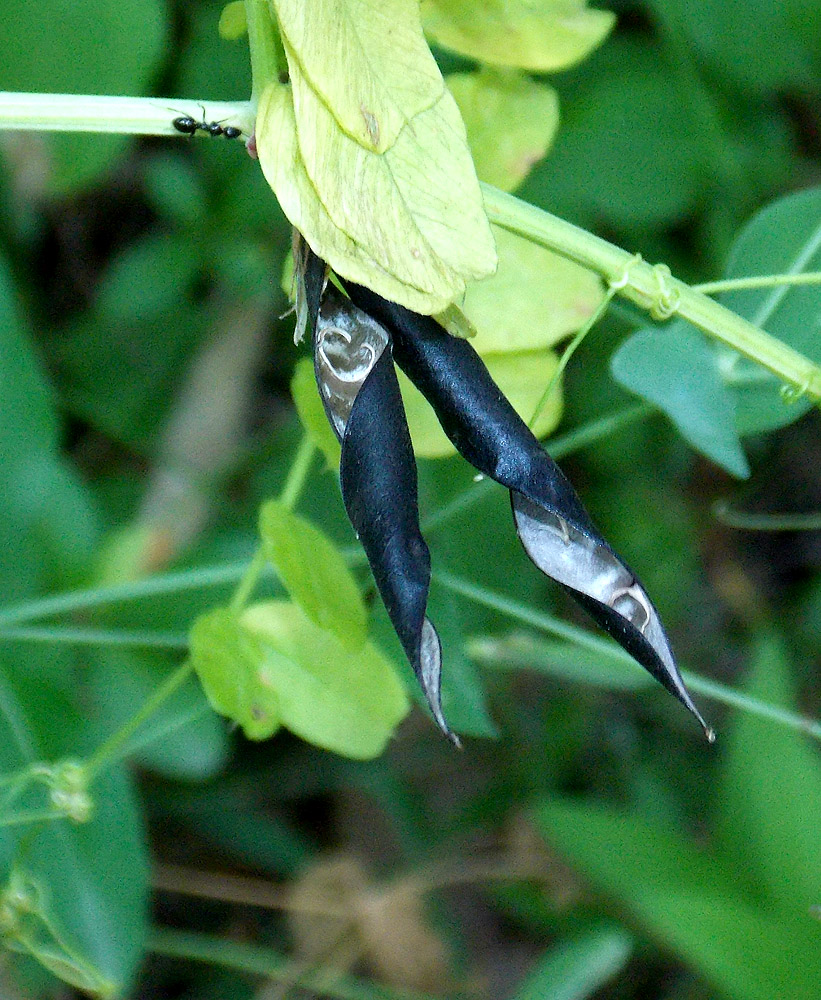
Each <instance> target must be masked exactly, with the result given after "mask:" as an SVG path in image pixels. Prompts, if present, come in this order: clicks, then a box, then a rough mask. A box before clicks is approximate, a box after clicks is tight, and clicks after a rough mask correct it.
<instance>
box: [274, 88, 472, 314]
mask: <svg viewBox="0 0 821 1000" xmlns="http://www.w3.org/2000/svg"><path fill="white" fill-rule="evenodd" d="M343 138H344V137H340V141H342V139H343ZM347 141H348V142H351V144H352V146H354V148H358V147H356V144H355V143H353V142H352V140H347ZM257 150H258V152H259V159H260V164H261V166H262V169H263V172H264V174H265V177H266V179H267V181H268V183H269V184H270V185H271V187H272V188H273V190H274V194H276V196H277V199H278V200H279V203H280V205H281V207H282V211H283V212H284V213H285V215H286V216H287V217H288V220H289V221H290V222H291V223H292V224H293V225H294V226H296V228H297V229H298V230H299V231H300V232H301V233H302V234H303V235H304V237H305V239H306V240H307V241H308V243H309V244H310V245H311V247H312V248H313V249H314V250H315V251H316V252H317V253H318V254H319V255H320V256H321V257H322V258H323V259H324V260H326V261H327V262H328V263H329V264H330V265H331V267H332V268H333V269H334V271H336V272H337V273H339V274H341V275H343V276H344V277H347V278H350V279H351V280H352V281H355V282H357V283H361V284H365V285H368V286H370V287H372V288H376V289H378V290H379V291H380V293H381V294H382V295H384V296H385V297H386V298H388V299H391V301H394V302H401V303H402V304H403V305H406V306H407V307H408V308H411V309H415V310H420V311H428V312H439V311H440V310H442V309H445V308H446V306H448V305H449V304H450V302H451V301H452V300H453V299H454V298H456V297H457V296H458V295H459V294H460V292H461V291H462V289H463V287H464V284H463V283H462V282H461V281H456V282H455V283H454V281H453V280H452V279H446V278H445V277H444V276H443V275H442V273H441V272H442V269H443V265H441V263H437V262H436V261H435V260H434V261H431V262H430V274H429V275H428V278H429V281H428V286H427V287H426V288H425V289H423V288H420V287H417V286H416V285H415V284H414V283H413V277H412V274H410V273H408V274H405V273H403V274H396V273H394V272H392V271H390V270H388V268H387V265H384V266H383V264H382V263H378V262H377V261H376V260H375V259H374V257H373V255H372V253H371V252H370V250H369V248H368V247H366V246H364V245H363V243H362V242H361V240H362V237H360V236H359V234H355V235H356V238H354V234H349V233H348V232H345V231H343V230H342V229H340V228H339V227H338V226H337V225H336V224H335V223H334V222H333V221H332V220H331V217H330V216H329V214H328V212H327V210H326V208H325V206H324V205H323V203H322V201H321V200H320V198H319V196H318V195H317V192H316V189H315V188H314V186H313V184H312V182H311V180H310V179H309V177H308V174H307V173H306V171H305V166H304V164H303V162H302V159H301V156H300V152H299V149H298V146H297V137H296V121H295V119H294V108H293V101H292V99H291V92H290V88H288V87H286V86H284V85H281V84H271V85H270V86H269V87H268V88H267V89H266V90H265V92H264V93H263V95H262V98H261V99H260V109H259V115H258V117H257ZM362 155H365V156H377V154H367V153H365V152H364V151H362ZM338 181H339V183H340V184H341V183H344V184H345V185H346V186H350V185H351V184H352V182H351V181H350V180H349V179H346V180H344V182H343V181H342V178H341V177H340V178H338ZM374 205H376V202H374V201H373V199H372V198H368V199H365V200H364V201H363V203H362V210H363V212H364V213H367V212H368V211H371V210H373V211H379V209H378V208H374ZM397 235H398V238H399V239H403V238H404V236H403V231H402V227H401V226H399V227H398V230H397ZM406 249H407V248H404V247H398V248H397V253H398V254H399V256H400V257H401V256H402V254H403V252H404V251H405V250H406ZM414 263H415V262H414ZM434 286H435V290H433V291H431V290H429V288H433V287H434Z"/></svg>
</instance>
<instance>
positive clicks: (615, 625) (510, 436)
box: [345, 283, 714, 740]
mask: <svg viewBox="0 0 821 1000" xmlns="http://www.w3.org/2000/svg"><path fill="white" fill-rule="evenodd" d="M345 287H346V290H347V291H348V293H349V295H350V296H351V299H352V301H353V302H355V303H356V304H357V305H358V306H359V307H360V308H362V309H363V310H365V311H366V312H367V313H369V314H370V315H371V316H373V317H374V318H375V319H378V320H379V322H380V323H382V324H383V325H384V326H385V327H386V328H387V329H388V330H390V332H391V334H392V335H393V339H394V348H393V351H394V357H395V359H396V362H397V364H398V365H399V366H400V368H402V369H403V371H404V372H405V373H406V374H407V376H408V377H409V378H410V379H411V381H412V382H414V384H415V385H416V387H417V388H418V389H419V390H420V392H421V393H422V395H423V396H425V398H426V399H427V400H428V402H429V403H430V404H431V406H432V407H433V409H434V410H435V412H436V416H437V417H438V419H439V422H440V424H441V425H442V428H443V430H444V431H445V433H446V434H447V435H448V437H449V438H450V440H451V441H452V442H453V444H454V446H455V447H456V448H457V450H458V451H459V452H460V453H461V454H462V455H463V457H464V458H466V459H467V460H468V461H469V462H470V463H471V465H473V466H475V467H476V468H477V469H478V470H479V471H480V472H482V473H484V474H485V475H486V476H489V477H490V478H491V479H494V480H496V482H499V483H501V484H502V485H504V486H506V487H507V488H508V489H509V490H510V491H511V503H512V507H513V516H514V521H515V524H516V531H517V533H518V535H519V539H520V541H521V542H522V545H523V547H524V549H525V551H526V552H527V554H528V556H529V557H530V558H531V559H532V560H533V562H534V563H535V565H536V566H537V567H538V568H539V569H540V570H541V571H542V572H543V573H545V574H546V575H547V576H550V577H552V578H553V579H554V580H556V581H557V582H559V583H560V584H562V585H563V586H564V587H565V588H566V589H567V590H568V591H569V592H570V593H571V594H572V596H573V597H575V598H576V599H577V600H578V601H579V603H580V604H582V606H583V607H584V608H585V609H586V610H587V611H588V612H589V613H590V615H591V616H592V617H593V618H594V619H595V620H596V622H597V623H598V624H599V625H600V626H601V627H602V628H603V629H604V630H605V631H606V632H608V633H609V634H610V635H612V636H613V638H614V639H615V640H616V641H617V642H618V643H620V645H621V646H623V647H624V648H625V649H626V650H627V651H628V652H629V653H630V655H631V656H632V657H633V658H634V659H635V660H637V661H638V662H639V663H640V664H641V665H642V666H643V667H645V668H646V669H647V670H648V671H649V672H650V673H651V674H652V675H653V677H655V678H656V680H658V681H659V682H660V683H661V684H663V685H664V687H665V688H667V690H668V691H669V692H670V693H671V694H673V695H674V696H675V697H676V698H677V699H678V700H679V701H680V702H681V703H682V704H683V705H684V706H685V707H686V708H687V709H688V710H689V711H690V712H692V713H693V715H694V716H695V717H696V719H698V721H699V723H700V724H701V726H702V728H703V729H704V732H705V735H706V736H707V738H708V739H710V740H712V739H713V738H714V737H713V733H712V730H711V729H710V728H709V727H708V726H707V724H706V723H705V722H704V719H703V718H702V717H701V715H700V713H699V711H698V709H697V708H696V706H695V705H694V704H693V701H692V699H691V697H690V695H689V693H688V691H687V689H686V687H685V685H684V682H683V680H682V678H681V674H680V673H679V670H678V667H677V666H676V662H675V659H674V656H673V652H672V649H671V647H670V642H669V640H668V638H667V635H666V633H665V631H664V628H663V626H662V624H661V619H660V618H659V615H658V612H657V611H656V609H655V607H654V606H653V604H652V602H651V600H650V598H649V596H648V595H647V592H646V591H645V589H644V587H643V586H642V585H641V583H640V582H639V581H638V579H637V578H636V576H635V574H634V573H633V572H632V571H631V570H630V569H629V567H628V566H627V565H626V564H625V563H624V562H623V561H622V560H621V559H620V558H619V556H617V555H616V553H615V552H614V551H613V550H612V549H611V548H610V546H609V545H608V544H607V542H606V541H605V539H604V538H603V537H602V535H601V534H600V533H599V531H598V530H597V529H596V527H595V526H594V524H593V522H592V521H591V519H590V517H589V515H588V514H587V512H586V511H585V509H584V507H583V506H582V504H581V501H580V500H579V498H578V496H577V495H576V492H575V490H574V489H573V487H572V486H571V485H570V482H569V481H568V480H567V478H566V477H565V475H564V473H563V472H562V471H561V469H560V468H559V467H558V465H556V463H555V462H554V461H553V459H552V458H550V456H549V455H548V454H547V453H546V452H545V451H544V449H543V448H542V446H541V444H540V443H539V441H538V440H537V439H536V438H535V437H534V435H533V434H532V432H531V431H530V429H529V428H528V427H527V425H526V424H525V423H524V421H523V420H522V419H521V417H519V415H518V414H517V413H516V411H515V410H514V409H513V407H512V406H511V405H510V403H509V402H508V401H507V399H506V398H505V397H504V395H503V394H502V392H501V391H500V389H499V387H498V386H497V385H496V383H495V382H494V381H493V379H492V378H491V377H490V375H489V373H488V371H487V368H485V366H484V363H483V362H482V360H481V358H480V357H479V355H478V354H477V353H476V351H475V350H474V349H473V347H472V346H471V345H470V344H469V343H468V342H467V341H466V340H460V339H457V338H455V337H451V336H449V335H448V334H447V333H446V332H445V330H444V329H443V328H442V327H441V326H440V325H439V324H438V323H437V322H436V321H435V320H434V319H432V318H431V317H430V316H421V315H419V314H417V313H414V312H411V311H410V310H408V309H405V308H404V307H402V306H400V305H397V304H396V303H393V302H388V301H387V300H386V299H383V298H382V297H381V296H379V295H377V294H376V293H375V292H372V291H370V289H367V288H363V287H361V286H358V285H354V284H352V283H346V285H345Z"/></svg>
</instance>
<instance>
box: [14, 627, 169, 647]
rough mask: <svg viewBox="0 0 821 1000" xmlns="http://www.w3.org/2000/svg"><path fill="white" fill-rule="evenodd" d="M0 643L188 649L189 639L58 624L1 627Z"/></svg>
mask: <svg viewBox="0 0 821 1000" xmlns="http://www.w3.org/2000/svg"><path fill="white" fill-rule="evenodd" d="M0 642H46V643H52V644H64V645H70V646H126V647H130V648H133V649H162V650H171V651H173V652H179V651H185V650H186V649H188V639H187V637H186V636H184V635H171V634H164V633H162V632H151V631H145V632H141V631H125V630H123V631H118V630H115V629H95V628H71V627H69V626H61V625H55V626H39V627H38V626H28V627H22V628H4V629H0Z"/></svg>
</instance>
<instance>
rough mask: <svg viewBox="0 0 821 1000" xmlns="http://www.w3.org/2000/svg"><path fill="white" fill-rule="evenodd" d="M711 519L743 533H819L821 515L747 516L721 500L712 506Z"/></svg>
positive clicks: (820, 529)
mask: <svg viewBox="0 0 821 1000" xmlns="http://www.w3.org/2000/svg"><path fill="white" fill-rule="evenodd" d="M713 517H714V518H715V519H716V520H717V521H721V523H722V524H726V525H728V526H729V527H730V528H741V529H742V530H744V531H821V514H747V513H745V512H744V511H741V510H733V508H732V507H730V505H729V504H728V503H726V501H722V500H720V501H718V503H716V504H714V505H713Z"/></svg>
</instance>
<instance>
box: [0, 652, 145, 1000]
mask: <svg viewBox="0 0 821 1000" xmlns="http://www.w3.org/2000/svg"><path fill="white" fill-rule="evenodd" d="M26 666H27V667H30V664H26ZM29 680H30V679H29V678H26V677H25V676H24V675H21V674H20V672H19V671H16V670H15V671H13V670H10V669H4V671H3V672H2V673H0V771H2V772H4V773H8V772H11V771H16V770H19V769H21V768H25V767H28V766H30V765H31V764H35V763H37V762H38V761H42V762H46V761H50V760H55V759H57V757H58V756H59V755H60V754H61V753H63V754H65V753H67V752H69V751H70V752H73V754H75V755H76V754H77V752H78V749H79V747H80V745H81V744H83V743H85V744H88V743H89V740H90V739H94V740H95V741H97V740H99V738H100V736H99V733H98V732H97V730H96V727H94V726H92V727H89V726H88V724H87V721H86V720H85V719H84V717H83V716H81V715H80V714H79V713H78V712H77V710H76V708H75V707H74V705H73V704H72V703H71V702H70V701H69V700H68V699H67V698H66V697H65V695H64V694H62V693H61V691H60V688H59V686H56V685H54V684H47V683H46V682H45V678H44V677H43V675H42V674H41V675H40V676H39V678H37V679H36V682H27V681H29ZM31 680H33V679H31ZM90 793H91V796H92V800H93V811H92V815H91V819H90V821H89V822H87V823H83V824H75V823H72V822H70V821H69V820H65V819H63V820H56V821H53V822H51V823H48V824H46V825H44V826H41V827H40V828H39V829H38V828H31V827H28V828H26V827H12V828H9V830H12V831H14V832H13V833H9V832H8V831H4V835H3V836H2V837H0V857H2V861H3V871H4V881H7V880H8V879H9V878H10V877H11V879H12V882H16V884H17V886H18V887H19V888H20V890H21V891H22V893H23V895H24V896H25V897H26V898H28V899H29V900H30V901H31V904H32V910H31V912H21V910H20V909H19V908H15V907H14V906H12V911H13V912H12V914H11V920H10V923H9V925H7V926H6V928H5V932H6V940H5V943H6V944H7V945H8V946H9V947H12V948H14V949H17V950H22V951H24V952H28V953H30V954H31V955H33V957H34V958H36V959H37V960H38V961H40V962H42V963H43V964H44V965H46V967H47V968H49V969H50V970H51V971H53V972H54V973H55V974H57V975H59V976H61V977H62V978H64V979H66V980H67V981H68V982H73V983H76V984H79V985H82V986H83V988H86V989H89V990H91V991H93V992H95V993H97V994H99V995H100V996H114V995H115V994H122V993H123V992H124V991H125V989H126V987H127V985H128V983H129V982H130V980H131V978H132V977H133V975H134V973H135V970H136V967H137V964H138V963H139V961H140V959H141V957H142V948H143V942H144V935H145V926H146V916H147V913H146V905H147V883H148V866H147V858H146V849H145V843H144V835H143V830H142V823H141V820H140V816H139V813H138V811H137V807H136V802H135V799H134V795H133V790H132V788H131V783H130V781H129V778H128V775H127V772H126V771H125V769H124V768H119V767H118V768H113V769H110V770H108V771H106V772H105V773H103V774H102V775H100V776H99V777H98V779H97V780H96V781H95V782H94V784H93V785H92V787H91V789H90ZM46 802H47V800H46V795H45V791H44V790H43V791H42V792H41V793H38V794H35V793H34V792H32V793H31V794H29V795H27V796H26V797H25V798H24V799H23V800H22V805H24V806H30V807H32V808H36V807H37V806H38V803H39V808H43V806H44V805H45V803H46ZM20 806H21V803H20V802H18V803H16V804H12V805H11V806H9V807H7V808H13V807H16V808H20ZM32 830H33V833H34V835H33V836H31V835H30V831H32ZM20 831H22V833H21V832H20ZM5 888H6V889H8V883H7V884H6V887H5Z"/></svg>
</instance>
